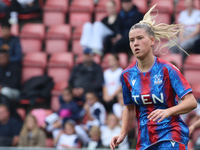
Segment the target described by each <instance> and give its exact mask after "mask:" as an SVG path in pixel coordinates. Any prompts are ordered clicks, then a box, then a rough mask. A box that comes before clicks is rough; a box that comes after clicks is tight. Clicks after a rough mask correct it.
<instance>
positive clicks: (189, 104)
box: [148, 93, 197, 122]
mask: <svg viewBox="0 0 200 150" xmlns="http://www.w3.org/2000/svg"><path fill="white" fill-rule="evenodd" d="M182 100H183V101H182V102H181V103H180V104H178V105H176V106H173V107H170V108H168V109H156V110H154V111H152V112H151V113H150V114H149V115H148V118H149V120H153V121H157V120H158V119H159V120H158V122H161V121H162V120H163V119H165V118H168V117H170V116H175V115H181V114H185V113H188V112H190V111H192V110H193V109H195V108H196V107H197V102H196V99H195V98H194V96H193V94H192V93H188V94H187V95H185V96H184V97H183V98H182Z"/></svg>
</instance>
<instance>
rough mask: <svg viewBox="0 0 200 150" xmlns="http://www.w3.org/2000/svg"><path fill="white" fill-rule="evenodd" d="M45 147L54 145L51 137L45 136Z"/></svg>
mask: <svg viewBox="0 0 200 150" xmlns="http://www.w3.org/2000/svg"><path fill="white" fill-rule="evenodd" d="M45 147H48V148H53V147H54V142H53V139H52V138H46V141H45Z"/></svg>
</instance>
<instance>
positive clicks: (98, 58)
mask: <svg viewBox="0 0 200 150" xmlns="http://www.w3.org/2000/svg"><path fill="white" fill-rule="evenodd" d="M93 61H94V62H95V63H96V64H99V65H100V64H101V56H99V55H94V56H93ZM82 62H83V54H81V55H78V57H77V58H76V62H75V63H76V65H78V64H80V63H82Z"/></svg>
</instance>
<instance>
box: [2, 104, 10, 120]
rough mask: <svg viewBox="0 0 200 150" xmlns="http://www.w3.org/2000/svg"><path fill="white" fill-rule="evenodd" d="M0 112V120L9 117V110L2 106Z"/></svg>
mask: <svg viewBox="0 0 200 150" xmlns="http://www.w3.org/2000/svg"><path fill="white" fill-rule="evenodd" d="M0 114H1V115H0V121H4V120H7V119H8V118H9V112H8V110H7V108H6V107H4V106H0Z"/></svg>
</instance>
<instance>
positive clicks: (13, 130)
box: [0, 104, 22, 146]
mask: <svg viewBox="0 0 200 150" xmlns="http://www.w3.org/2000/svg"><path fill="white" fill-rule="evenodd" d="M0 114H1V115H0V146H16V145H17V144H18V141H19V133H20V130H21V127H22V123H21V122H20V121H18V120H17V119H15V118H12V117H10V112H9V110H8V108H7V107H6V106H5V105H3V104H0Z"/></svg>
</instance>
